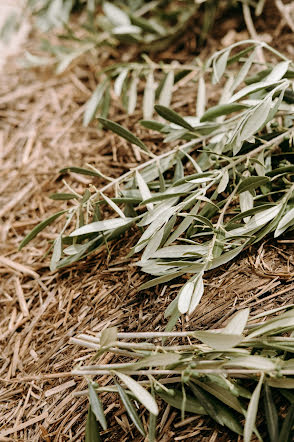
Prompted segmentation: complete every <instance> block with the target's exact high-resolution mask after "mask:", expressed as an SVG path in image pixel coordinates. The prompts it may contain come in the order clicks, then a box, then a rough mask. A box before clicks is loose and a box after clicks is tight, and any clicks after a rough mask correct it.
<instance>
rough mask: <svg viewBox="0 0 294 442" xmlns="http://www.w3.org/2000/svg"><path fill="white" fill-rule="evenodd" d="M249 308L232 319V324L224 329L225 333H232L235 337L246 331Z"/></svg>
mask: <svg viewBox="0 0 294 442" xmlns="http://www.w3.org/2000/svg"><path fill="white" fill-rule="evenodd" d="M249 312H250V309H249V308H245V309H243V310H240V311H239V312H237V313H236V314H235V315H234V316H233V317H232V318H231V319H230V322H229V323H228V324H227V325H226V326H225V328H224V329H223V331H224V333H232V334H235V335H241V334H242V333H243V331H244V329H245V326H246V324H247V321H248V317H249Z"/></svg>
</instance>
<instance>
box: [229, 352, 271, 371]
mask: <svg viewBox="0 0 294 442" xmlns="http://www.w3.org/2000/svg"><path fill="white" fill-rule="evenodd" d="M223 366H224V367H230V368H232V367H241V368H246V369H249V370H250V369H252V370H266V371H270V370H276V368H277V364H276V361H275V360H271V359H269V358H266V357H263V356H258V355H253V356H252V355H248V356H237V357H234V358H232V359H231V360H230V361H228V362H225V363H224V364H223Z"/></svg>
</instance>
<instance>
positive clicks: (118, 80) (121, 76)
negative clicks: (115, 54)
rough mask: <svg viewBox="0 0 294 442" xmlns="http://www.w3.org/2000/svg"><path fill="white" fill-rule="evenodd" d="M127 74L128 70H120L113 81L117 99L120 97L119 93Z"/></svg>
mask: <svg viewBox="0 0 294 442" xmlns="http://www.w3.org/2000/svg"><path fill="white" fill-rule="evenodd" d="M128 73H129V69H127V68H125V69H122V71H121V72H120V74H119V75H118V76H117V77H116V79H115V82H114V93H115V95H117V96H118V97H120V95H121V91H122V88H123V85H124V81H125V79H126V78H127V75H128Z"/></svg>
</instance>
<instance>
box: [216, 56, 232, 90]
mask: <svg viewBox="0 0 294 442" xmlns="http://www.w3.org/2000/svg"><path fill="white" fill-rule="evenodd" d="M229 55H230V50H229V49H227V50H226V51H225V52H223V53H222V54H221V55H220V56H219V57H218V58H214V60H213V65H212V67H213V80H212V82H213V84H215V83H218V82H219V80H220V79H221V77H222V76H223V73H224V72H225V69H226V66H227V61H228V58H229Z"/></svg>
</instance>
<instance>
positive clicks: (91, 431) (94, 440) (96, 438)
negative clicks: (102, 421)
mask: <svg viewBox="0 0 294 442" xmlns="http://www.w3.org/2000/svg"><path fill="white" fill-rule="evenodd" d="M100 441H101V438H100V434H99V426H98V422H97V420H96V417H95V414H94V413H93V411H92V409H91V406H90V405H89V408H88V417H87V422H86V437H85V442H100Z"/></svg>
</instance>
